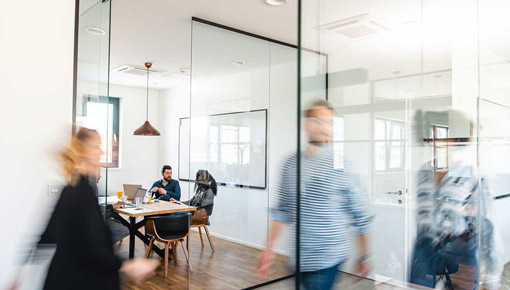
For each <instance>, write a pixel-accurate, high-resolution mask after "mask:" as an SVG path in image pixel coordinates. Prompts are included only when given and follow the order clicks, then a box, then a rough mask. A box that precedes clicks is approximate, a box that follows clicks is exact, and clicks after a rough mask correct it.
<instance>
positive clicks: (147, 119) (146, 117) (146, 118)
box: [145, 68, 149, 121]
mask: <svg viewBox="0 0 510 290" xmlns="http://www.w3.org/2000/svg"><path fill="white" fill-rule="evenodd" d="M146 104H147V113H146V115H145V120H146V121H149V68H147V102H146Z"/></svg>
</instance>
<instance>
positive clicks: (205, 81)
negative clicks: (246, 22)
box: [73, 0, 510, 289]
mask: <svg viewBox="0 0 510 290" xmlns="http://www.w3.org/2000/svg"><path fill="white" fill-rule="evenodd" d="M94 2H95V1H91V2H86V1H80V6H79V24H80V25H79V28H78V43H77V44H78V57H77V62H76V68H77V80H76V82H75V88H76V92H75V107H74V110H75V114H73V115H74V117H75V120H74V121H75V124H76V125H78V126H86V127H89V128H94V129H96V130H98V132H99V133H100V134H101V137H102V140H103V150H104V151H105V154H104V156H103V157H102V162H103V164H104V168H103V169H102V170H101V172H100V174H99V175H98V177H99V176H100V179H99V180H98V192H99V198H100V199H101V200H103V199H106V196H107V195H108V194H111V195H115V194H116V192H117V191H121V190H123V187H122V185H123V184H126V183H133V184H138V183H143V187H144V188H145V187H147V186H149V185H150V184H146V183H148V182H151V180H152V178H153V176H154V180H155V179H157V178H159V176H158V175H157V173H158V172H154V171H155V170H159V168H160V166H162V165H163V164H167V163H171V165H172V167H173V177H172V178H173V179H177V180H179V182H180V186H181V201H186V200H190V199H191V198H193V196H194V195H195V193H196V189H195V185H196V183H195V180H196V179H197V172H199V171H200V170H207V171H208V172H209V174H210V175H211V176H212V177H214V179H215V181H216V183H217V194H216V195H215V196H214V206H213V207H212V215H211V216H210V217H209V225H208V231H207V232H205V228H202V229H200V231H199V230H198V229H197V228H193V229H192V230H191V234H190V237H189V244H190V257H191V258H190V261H191V264H192V267H193V271H191V270H190V268H188V267H186V264H185V259H184V256H183V254H182V252H181V251H180V248H178V249H177V251H178V254H179V261H178V263H177V265H176V266H175V267H174V268H171V267H170V272H169V273H170V276H172V277H171V278H168V279H167V278H165V279H164V278H163V275H164V274H163V266H161V267H160V269H158V271H157V275H156V277H155V278H153V280H152V281H151V282H150V283H153V284H154V285H155V284H158V285H164V286H165V287H166V286H168V285H174V286H175V283H180V284H179V286H182V288H187V289H242V288H248V287H252V286H254V285H260V284H263V283H266V282H271V281H274V280H281V279H283V278H287V279H284V280H283V281H281V282H278V283H276V284H273V285H268V286H266V287H268V289H270V288H271V287H272V288H274V289H292V288H303V285H305V284H306V283H307V280H306V276H307V275H308V274H309V273H310V272H311V271H313V270H317V269H325V268H328V267H332V266H336V265H338V264H340V267H339V269H340V270H341V271H342V272H343V274H342V276H341V278H340V279H337V280H336V284H334V287H333V288H334V289H339V288H341V287H347V285H349V286H351V287H354V288H357V289H364V288H366V289H372V288H373V287H374V285H375V286H376V287H381V288H385V287H387V286H388V285H390V287H394V286H396V287H400V288H406V287H416V288H420V287H426V288H437V287H439V285H443V286H444V287H446V288H452V286H453V288H454V289H475V288H477V287H481V286H483V287H485V288H489V289H497V288H498V287H499V286H501V287H505V286H508V285H510V282H509V281H508V279H509V278H508V273H507V271H508V270H507V269H506V264H507V262H509V261H510V254H509V250H508V246H506V242H505V241H506V240H507V239H506V238H507V237H510V230H509V228H508V226H506V220H507V219H508V216H507V215H508V214H507V212H508V211H507V210H506V208H507V203H508V202H509V200H510V199H509V198H508V197H509V196H510V192H509V191H508V188H507V184H508V181H507V179H508V178H507V177H508V176H507V174H508V173H509V172H510V170H508V168H507V167H508V165H507V164H508V162H506V161H507V159H508V153H507V152H508V150H507V149H508V148H507V147H508V142H509V129H510V128H507V127H508V126H507V125H506V124H507V123H508V122H507V121H508V118H510V117H509V116H510V115H509V113H508V110H509V108H510V103H509V102H508V100H507V98H506V92H507V91H508V79H509V78H508V77H506V76H507V74H508V73H509V70H508V67H507V66H508V56H507V51H508V49H507V46H508V45H510V39H509V37H508V36H507V34H508V33H506V31H508V29H506V28H507V26H510V22H508V21H506V20H505V19H507V17H505V15H504V11H507V10H508V9H505V8H509V9H510V7H506V6H507V3H506V2H505V1H500V0H482V1H474V0H473V1H471V0H469V1H454V0H452V1H438V0H416V1H397V2H392V3H391V5H383V4H381V3H380V2H379V1H371V0H364V1H358V2H352V1H350V2H345V1H333V0H321V1H312V0H303V1H300V2H299V4H300V13H299V27H298V28H299V31H300V34H299V38H300V41H299V43H298V46H293V45H289V44H286V43H282V42H280V41H274V40H271V39H267V38H264V37H259V36H257V35H253V34H247V33H244V32H243V31H239V30H236V29H233V28H229V27H225V26H222V25H218V24H216V23H212V22H208V21H205V20H202V19H198V18H194V19H193V20H191V21H190V26H191V37H190V42H191V51H190V65H189V68H184V72H185V73H184V74H183V75H184V76H182V75H181V78H182V79H184V81H183V82H181V83H184V85H183V86H182V87H179V88H174V89H173V91H172V90H170V92H169V93H161V92H154V91H151V92H150V101H149V102H150V103H152V104H154V103H156V104H157V106H159V107H160V108H153V107H151V110H153V109H154V111H155V112H157V114H155V115H156V116H158V115H159V117H157V118H156V120H153V119H151V122H152V123H153V124H156V127H158V129H161V131H162V137H161V138H160V139H157V138H152V137H134V136H132V134H131V132H132V130H134V129H135V127H133V126H136V125H137V124H138V123H139V122H141V121H142V119H143V118H142V117H143V116H142V115H143V114H141V115H140V114H138V113H136V114H135V113H134V112H138V111H137V110H135V109H134V108H135V107H136V108H138V107H140V106H142V104H144V105H147V106H148V104H145V103H143V102H141V101H140V102H138V101H139V100H138V98H136V97H137V96H139V95H141V96H144V97H145V93H146V91H145V89H143V90H141V89H140V88H138V91H136V88H130V90H129V91H128V90H127V89H126V88H121V87H120V86H115V85H114V86H111V85H110V71H111V70H110V55H109V51H110V37H109V35H110V33H109V32H110V10H111V1H105V2H104V3H103V1H99V2H95V3H94ZM505 5H506V6H505ZM119 62H120V61H119ZM118 64H120V63H118ZM116 65H117V64H116ZM187 69H189V70H188V71H187ZM156 71H157V69H156ZM181 73H182V71H181ZM151 74H152V72H151ZM153 74H156V75H157V74H158V73H157V72H154V73H153ZM182 79H181V80H182ZM133 80H134V79H133ZM144 84H145V83H144ZM112 89H113V90H115V92H114V93H113V94H112V93H111V92H112V91H111V90H112ZM111 95H112V96H111ZM131 96H133V97H131ZM144 100H145V99H144ZM321 100H323V101H324V100H327V101H328V102H329V104H328V103H323V102H322V103H321ZM123 106H124V107H123ZM152 106H156V105H152ZM327 106H331V107H332V109H333V111H334V114H333V115H330V114H329V113H328V112H330V111H331V110H330V109H328V108H327ZM324 107H326V110H325V111H324V110H317V108H324ZM130 108H131V109H132V110H131V109H130ZM310 108H315V109H314V110H309V109H310ZM123 111H125V112H130V114H131V115H129V118H127V117H128V116H127V115H126V116H124V117H122V112H123ZM154 111H153V112H154ZM139 115H140V116H139ZM134 116H136V118H135V117H134ZM138 117H140V118H139V119H138ZM131 121H132V123H133V124H131V123H129V124H128V123H127V122H131ZM158 122H159V123H158ZM126 124H128V125H126ZM140 124H141V123H140ZM174 129H175V130H174ZM122 132H124V133H122ZM121 133H122V134H121ZM135 139H136V140H135ZM121 141H122V142H124V143H125V144H124V143H123V145H122V146H121V145H120V142H121ZM135 147H136V148H135ZM122 148H124V149H125V152H124V153H125V154H124V156H122V154H121V153H122ZM128 150H131V151H128ZM129 152H131V153H129ZM133 152H135V153H133ZM126 153H129V154H126ZM142 153H143V154H147V156H144V162H145V161H146V162H145V163H143V164H144V165H143V167H144V168H143V169H140V170H138V169H137V164H140V163H138V162H139V161H137V160H138V159H137V158H140V157H141V156H142V155H140V154H142ZM151 154H152V155H151ZM121 157H123V158H121ZM135 157H137V158H135ZM129 158H133V159H129ZM147 164H149V165H147ZM127 169H129V170H127ZM108 171H109V172H108ZM149 171H150V172H149ZM109 173H110V174H111V177H112V178H110V179H111V181H109V182H107V177H108V175H109ZM114 179H115V180H114ZM293 192H294V193H295V194H292V193H293ZM337 193H339V194H337ZM282 210H283V211H286V217H287V219H286V220H285V221H286V222H287V223H285V226H284V228H283V231H282V233H281V234H280V237H279V239H277V242H276V244H275V246H274V248H273V250H274V252H275V254H276V256H275V260H274V265H273V267H272V270H273V271H272V272H270V273H269V274H268V275H260V274H258V273H257V263H258V261H259V258H260V255H261V254H262V252H263V250H264V248H265V247H266V245H267V243H268V237H269V236H270V232H271V223H272V221H273V220H274V219H278V218H280V219H281V214H279V212H281V211H282ZM140 220H141V218H139V219H138V220H137V221H140ZM209 234H210V236H209ZM363 234H366V236H364V237H368V239H367V240H368V245H367V249H366V251H363V247H362V245H363V238H360V237H359V236H360V235H363ZM209 238H210V239H211V241H212V243H211V244H210V246H209V245H208V242H209ZM136 241H137V243H138V245H137V249H138V250H137V252H136V253H135V256H139V255H143V254H144V253H143V252H144V251H145V248H144V247H143V244H142V243H141V242H140V241H138V240H136ZM338 241H349V242H348V243H343V242H341V243H339V242H338ZM202 242H203V244H202ZM125 243H126V244H128V241H127V240H126V241H125ZM296 246H297V247H296ZM127 248H128V245H124V246H122V245H119V246H118V250H119V252H120V254H121V255H124V256H127ZM153 256H155V255H154V254H153ZM181 256H182V257H181ZM359 258H361V261H369V263H366V264H365V266H366V265H371V266H372V271H371V272H370V273H369V274H368V275H363V276H366V277H364V278H366V279H362V280H361V281H358V279H357V277H356V276H357V275H360V272H359V271H358V268H357V264H358V261H360V260H359ZM170 265H171V266H172V265H173V262H171V263H170ZM296 271H297V273H298V274H297V275H295V278H293V277H292V275H293V274H294V273H296ZM148 283H149V282H148ZM500 284H501V285H500ZM130 285H131V284H125V286H126V287H129V286H130Z"/></svg>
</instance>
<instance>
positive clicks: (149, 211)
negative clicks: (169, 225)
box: [114, 201, 196, 217]
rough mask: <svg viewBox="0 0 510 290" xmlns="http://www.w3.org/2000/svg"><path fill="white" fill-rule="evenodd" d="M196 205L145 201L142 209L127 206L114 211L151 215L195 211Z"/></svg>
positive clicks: (133, 215)
mask: <svg viewBox="0 0 510 290" xmlns="http://www.w3.org/2000/svg"><path fill="white" fill-rule="evenodd" d="M195 209H196V207H193V206H189V205H185V204H177V203H173V202H167V201H160V202H151V203H144V204H143V205H142V209H138V210H137V209H136V208H134V207H126V208H118V209H115V210H114V211H115V212H116V213H119V214H125V215H127V216H130V217H137V216H150V215H160V214H167V213H174V212H185V211H194V210H195Z"/></svg>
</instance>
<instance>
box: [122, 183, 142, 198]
mask: <svg viewBox="0 0 510 290" xmlns="http://www.w3.org/2000/svg"><path fill="white" fill-rule="evenodd" d="M138 188H142V186H141V185H139V184H124V194H125V195H126V196H127V199H130V200H133V199H135V194H136V190H137V189H138Z"/></svg>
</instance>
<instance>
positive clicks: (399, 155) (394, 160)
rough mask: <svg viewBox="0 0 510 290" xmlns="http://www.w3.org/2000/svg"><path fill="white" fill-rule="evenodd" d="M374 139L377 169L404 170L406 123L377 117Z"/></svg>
mask: <svg viewBox="0 0 510 290" xmlns="http://www.w3.org/2000/svg"><path fill="white" fill-rule="evenodd" d="M374 139H375V144H374V146H375V150H374V151H375V152H374V158H375V170H378V171H390V170H402V169H403V168H404V153H405V123H404V122H400V121H394V120H387V119H375V124H374Z"/></svg>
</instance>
